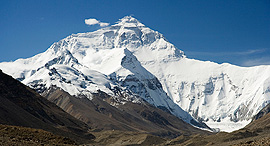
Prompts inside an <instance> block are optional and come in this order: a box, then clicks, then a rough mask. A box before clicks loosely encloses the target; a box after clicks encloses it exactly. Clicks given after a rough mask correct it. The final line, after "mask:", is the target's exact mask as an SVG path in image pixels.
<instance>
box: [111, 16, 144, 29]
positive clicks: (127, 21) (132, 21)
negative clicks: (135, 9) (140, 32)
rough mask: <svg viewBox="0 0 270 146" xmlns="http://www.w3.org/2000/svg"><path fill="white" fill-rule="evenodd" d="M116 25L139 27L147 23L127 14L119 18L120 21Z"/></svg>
mask: <svg viewBox="0 0 270 146" xmlns="http://www.w3.org/2000/svg"><path fill="white" fill-rule="evenodd" d="M115 26H124V27H138V26H145V25H144V24H142V23H141V22H140V21H138V20H137V19H136V18H134V17H132V16H125V17H123V18H121V19H119V21H118V22H116V24H115Z"/></svg>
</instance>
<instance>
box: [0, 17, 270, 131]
mask: <svg viewBox="0 0 270 146" xmlns="http://www.w3.org/2000/svg"><path fill="white" fill-rule="evenodd" d="M0 68H1V69H2V70H3V71H4V72H5V73H8V74H10V75H12V76H13V77H14V78H17V79H18V80H20V81H22V82H23V83H24V84H26V85H28V86H30V87H32V88H34V89H36V90H37V91H39V92H40V93H42V92H44V91H45V90H46V89H48V88H49V87H50V86H51V85H56V86H58V87H60V88H62V89H64V90H65V91H66V92H68V93H69V94H71V95H76V96H78V95H85V96H87V97H88V98H89V99H91V98H92V93H96V91H97V90H101V91H103V92H106V93H107V94H109V95H110V96H112V97H115V98H117V97H118V95H119V93H121V94H122V95H125V96H123V97H124V98H121V99H119V100H120V102H119V103H118V104H124V103H125V102H126V101H132V102H134V103H136V102H138V101H139V99H140V98H143V99H144V100H146V101H148V102H149V103H151V104H153V105H155V106H162V107H165V108H167V109H168V110H169V111H170V112H171V113H173V114H174V115H176V116H178V117H180V118H181V119H183V120H185V121H186V122H188V123H191V121H194V119H193V118H195V120H197V121H199V122H206V123H207V124H208V125H209V126H210V127H211V128H217V129H221V130H223V131H233V130H236V129H240V128H241V127H244V126H245V125H246V124H248V123H249V122H250V121H251V118H252V117H253V116H254V115H255V114H257V113H258V112H259V110H261V109H262V108H263V107H264V106H266V105H267V104H268V103H269V101H270V92H269V91H270V90H269V89H270V82H269V81H270V80H269V74H270V67H269V66H257V67H249V68H245V67H238V66H234V65H230V64H226V63H225V64H216V63H213V62H209V61H198V60H194V59H189V58H187V57H186V56H185V55H184V53H183V51H181V50H179V49H177V48H176V47H175V46H174V45H173V44H171V43H170V42H169V41H168V40H166V38H165V37H164V36H163V35H162V34H160V33H159V32H157V31H154V30H151V29H150V28H148V27H146V26H145V25H144V24H142V23H140V22H139V21H138V20H136V19H135V18H133V17H131V16H127V17H124V18H122V19H120V20H119V21H118V22H117V23H116V24H114V25H111V26H108V27H105V28H102V29H99V30H97V31H94V32H87V33H78V34H72V35H70V36H68V37H66V38H64V39H62V40H60V41H59V42H56V43H54V44H53V45H52V46H51V47H50V48H49V49H48V50H47V51H45V52H44V53H41V54H38V55H35V56H33V57H31V58H28V59H18V60H16V61H14V62H3V63H0ZM137 97H138V98H137Z"/></svg>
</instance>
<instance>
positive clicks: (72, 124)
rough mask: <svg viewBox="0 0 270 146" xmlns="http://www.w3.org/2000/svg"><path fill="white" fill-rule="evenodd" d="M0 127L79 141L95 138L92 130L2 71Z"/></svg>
mask: <svg viewBox="0 0 270 146" xmlns="http://www.w3.org/2000/svg"><path fill="white" fill-rule="evenodd" d="M0 100H1V104H0V117H1V118H0V124H5V125H14V126H23V127H30V128H35V129H43V130H45V131H49V132H52V133H54V134H57V135H61V136H64V137H69V138H71V139H74V140H76V142H79V143H80V142H87V141H90V140H91V139H93V138H94V136H93V135H92V134H91V133H89V132H88V131H89V129H90V127H89V126H87V125H86V124H85V123H83V122H81V121H79V120H77V119H76V118H74V117H72V116H71V115H69V114H68V113H66V112H65V111H63V110H62V109H61V108H59V107H58V106H56V105H55V104H54V103H52V102H50V101H48V100H47V99H45V98H44V97H42V96H40V95H39V94H38V93H36V92H35V91H34V90H32V89H30V88H29V87H27V86H25V85H23V84H22V83H20V82H19V81H17V80H15V79H13V78H12V77H11V76H8V75H6V74H4V73H2V71H0Z"/></svg>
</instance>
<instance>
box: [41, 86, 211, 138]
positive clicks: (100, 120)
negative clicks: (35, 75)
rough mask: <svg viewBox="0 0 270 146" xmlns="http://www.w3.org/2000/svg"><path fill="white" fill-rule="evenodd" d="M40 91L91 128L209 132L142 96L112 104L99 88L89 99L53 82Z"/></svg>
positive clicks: (165, 133) (165, 134)
mask: <svg viewBox="0 0 270 146" xmlns="http://www.w3.org/2000/svg"><path fill="white" fill-rule="evenodd" d="M42 95H43V96H44V97H45V98H47V99H48V100H50V101H52V102H54V103H55V104H56V105H58V106H59V107H61V108H62V109H63V110H65V111H66V112H68V113H70V114H71V115H72V116H74V117H76V118H77V119H79V120H81V121H83V122H85V123H87V124H88V125H89V126H90V127H92V131H108V130H118V131H124V132H137V133H144V134H153V135H156V136H161V137H168V138H173V137H176V136H179V135H183V134H184V135H192V134H195V133H200V134H210V133H209V132H206V131H202V130H200V129H197V128H194V127H193V126H191V125H189V124H187V123H186V122H184V121H182V120H181V119H179V118H177V117H175V116H173V115H172V114H170V113H169V111H168V110H167V111H163V110H161V109H159V108H157V107H155V106H153V105H151V104H149V103H147V102H146V101H143V100H142V101H140V103H132V102H127V103H125V104H119V105H115V104H114V103H117V101H116V100H115V98H113V97H112V96H110V95H108V94H106V93H105V92H102V91H98V93H95V94H93V95H92V99H91V100H89V99H88V98H87V97H76V96H71V95H70V94H69V93H67V92H65V91H63V90H62V89H60V88H58V87H56V86H52V87H51V88H49V90H47V91H46V92H44V93H43V94H42ZM112 105H115V106H112ZM161 108H162V107H161ZM201 127H202V126H201Z"/></svg>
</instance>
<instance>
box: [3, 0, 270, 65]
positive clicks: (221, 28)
mask: <svg viewBox="0 0 270 146" xmlns="http://www.w3.org/2000/svg"><path fill="white" fill-rule="evenodd" d="M127 15H132V16H134V17H135V18H137V19H138V20H139V21H140V22H142V23H143V24H145V25H146V26H148V27H150V28H151V29H154V30H157V31H159V32H160V33H162V34H163V35H164V36H165V37H166V38H167V40H169V41H170V42H171V43H173V44H174V45H175V46H176V47H177V48H179V49H181V50H183V51H184V52H185V54H186V56H187V57H188V58H195V59H199V60H209V61H214V62H217V63H224V62H228V63H232V64H236V65H241V66H253V65H261V64H270V0H237V1H235V0H224V1H223V0H136V1H135V0H133V1H132V0H107V1H104V0H44V1H43V0H1V1H0V50H1V53H0V62H2V61H11V60H16V59H18V58H27V57H31V56H33V55H35V54H38V53H41V52H44V51H45V50H46V49H47V48H48V47H49V46H50V45H51V44H52V43H53V42H56V41H59V40H60V39H62V38H65V37H66V36H68V35H70V34H72V33H78V32H89V31H94V30H97V29H99V28H100V26H98V25H93V26H89V25H86V24H85V23H84V20H85V19H86V18H96V19H98V20H100V21H102V22H107V23H110V24H114V22H116V21H118V19H120V18H122V17H124V16H127Z"/></svg>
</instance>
